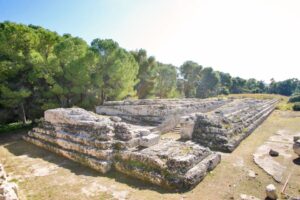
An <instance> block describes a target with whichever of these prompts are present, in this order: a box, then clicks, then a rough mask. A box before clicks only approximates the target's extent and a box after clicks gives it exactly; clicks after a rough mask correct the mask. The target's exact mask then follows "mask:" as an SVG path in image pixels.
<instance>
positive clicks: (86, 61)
mask: <svg viewBox="0 0 300 200" xmlns="http://www.w3.org/2000/svg"><path fill="white" fill-rule="evenodd" d="M299 90H300V82H299V80H298V79H288V80H285V81H281V82H276V81H275V80H272V82H271V84H269V85H267V84H265V83H264V82H263V81H258V80H255V79H248V80H245V79H242V78H239V77H231V76H230V74H228V73H223V72H218V71H214V70H213V69H212V68H210V67H206V68H204V67H202V66H201V65H199V64H197V63H195V62H193V61H186V62H185V63H183V64H182V65H181V66H179V67H177V66H173V65H171V64H163V63H161V62H158V61H156V60H155V58H154V57H153V56H148V55H147V52H146V51H145V50H143V49H140V50H136V51H127V50H125V49H124V48H122V47H120V46H119V45H118V43H117V42H115V41H113V40H109V39H105V40H102V39H94V40H93V41H92V43H91V44H90V45H89V44H87V43H86V41H84V40H83V39H81V38H78V37H73V36H71V35H70V34H64V35H62V36H61V35H58V34H57V33H56V32H52V31H49V30H47V29H44V28H42V27H39V26H34V25H29V26H26V25H23V24H16V23H11V22H4V23H0V124H1V123H7V122H10V121H13V120H16V119H22V120H23V121H26V118H29V119H32V120H33V119H36V118H39V117H40V116H42V113H43V111H44V110H46V109H49V108H56V107H72V106H79V107H83V108H86V109H93V108H94V106H95V105H100V104H102V103H103V102H104V101H110V100H122V99H126V98H142V99H143V98H184V97H188V98H192V97H193V98H194V97H195V98H206V97H211V96H216V95H219V94H225V95H226V94H230V93H275V94H282V95H291V94H292V93H295V92H297V91H299Z"/></svg>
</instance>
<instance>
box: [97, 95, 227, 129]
mask: <svg viewBox="0 0 300 200" xmlns="http://www.w3.org/2000/svg"><path fill="white" fill-rule="evenodd" d="M230 101H231V100H229V99H216V98H211V99H151V100H150V99H143V100H125V101H109V102H105V103H104V105H102V106H98V107H96V113H98V114H103V115H114V116H119V117H121V118H122V119H124V120H127V121H130V122H134V123H139V124H148V125H156V126H157V128H156V130H157V131H160V132H166V131H168V130H172V129H173V128H174V127H175V126H176V125H177V124H178V123H179V122H180V118H181V117H182V116H183V115H186V114H191V113H195V112H208V111H211V110H213V109H216V108H218V107H220V106H222V105H224V104H226V103H228V102H230Z"/></svg>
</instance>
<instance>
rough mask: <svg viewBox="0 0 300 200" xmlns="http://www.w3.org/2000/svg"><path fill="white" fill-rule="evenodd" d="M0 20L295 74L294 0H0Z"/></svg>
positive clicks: (297, 18)
mask: <svg viewBox="0 0 300 200" xmlns="http://www.w3.org/2000/svg"><path fill="white" fill-rule="evenodd" d="M0 8H1V13H0V21H4V20H9V21H14V22H19V23H25V24H35V25H40V26H43V27H46V28H48V29H50V30H53V31H57V32H58V33H60V34H63V33H70V34H72V35H73V36H79V37H82V38H83V39H85V40H86V41H87V42H91V41H92V39H94V38H112V39H114V40H116V41H117V42H118V43H119V44H120V46H122V47H124V48H126V49H128V50H134V49H139V48H143V49H146V50H147V52H148V54H149V55H153V56H155V57H156V59H157V60H159V61H161V62H164V63H171V64H174V65H176V66H180V65H181V64H182V63H183V62H184V61H186V60H193V61H196V62H198V63H199V64H201V65H203V66H205V67H207V66H210V67H213V68H214V69H215V70H219V71H223V72H228V73H230V74H232V75H233V76H240V77H242V78H256V79H259V80H265V81H266V82H269V80H270V79H271V78H275V80H277V81H279V80H284V79H287V78H293V77H295V78H300V0H85V1H82V0H64V1H61V0H48V1H47V0H44V1H40V0H9V1H8V0H0Z"/></svg>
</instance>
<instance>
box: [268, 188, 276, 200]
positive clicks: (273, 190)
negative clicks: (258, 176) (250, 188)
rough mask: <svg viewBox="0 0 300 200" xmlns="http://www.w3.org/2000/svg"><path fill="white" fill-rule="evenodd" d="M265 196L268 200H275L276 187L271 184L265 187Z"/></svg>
mask: <svg viewBox="0 0 300 200" xmlns="http://www.w3.org/2000/svg"><path fill="white" fill-rule="evenodd" d="M266 195H267V197H268V198H269V199H272V200H276V199H277V198H278V195H277V192H276V187H275V186H274V185H273V184H270V185H267V187H266Z"/></svg>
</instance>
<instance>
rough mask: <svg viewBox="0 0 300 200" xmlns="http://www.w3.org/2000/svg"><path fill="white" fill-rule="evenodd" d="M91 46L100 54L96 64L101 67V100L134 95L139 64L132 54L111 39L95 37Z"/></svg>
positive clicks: (118, 98) (119, 98)
mask: <svg viewBox="0 0 300 200" xmlns="http://www.w3.org/2000/svg"><path fill="white" fill-rule="evenodd" d="M92 48H93V49H94V52H97V53H98V56H100V59H99V61H98V63H97V65H98V66H101V68H102V70H101V74H102V80H103V86H102V88H101V98H102V100H103V101H106V100H121V99H124V98H128V97H135V96H136V91H135V89H134V86H135V85H136V84H137V82H138V79H137V74H138V68H139V66H138V64H137V63H136V61H135V59H134V57H133V55H132V54H130V53H129V52H127V51H126V50H125V49H122V48H120V47H119V45H118V43H116V42H114V41H112V40H100V39H95V40H94V41H93V42H92Z"/></svg>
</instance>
